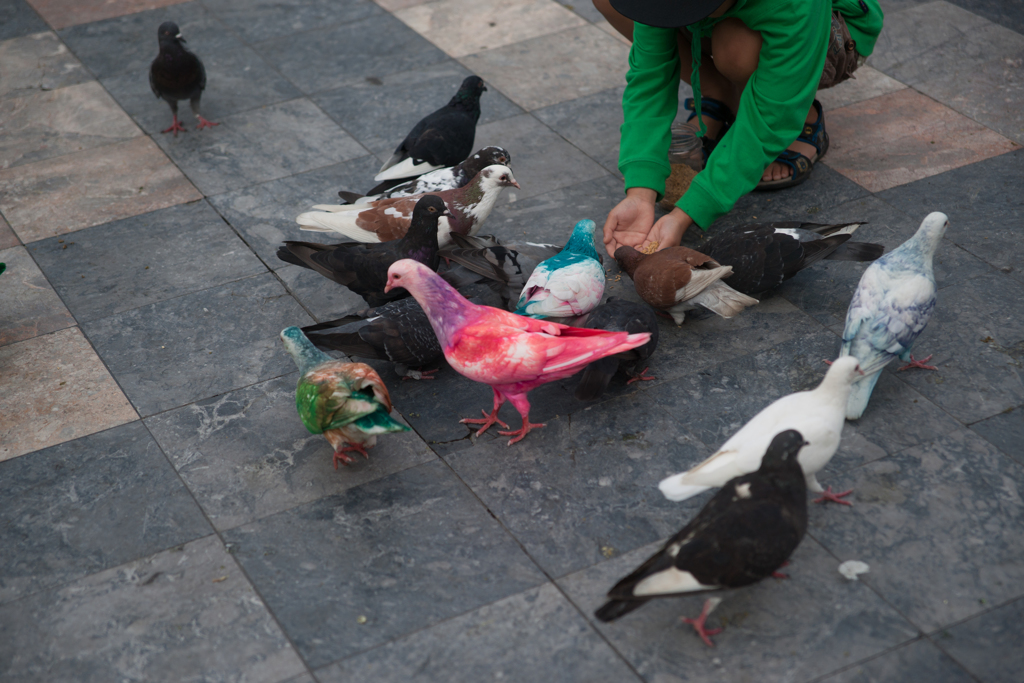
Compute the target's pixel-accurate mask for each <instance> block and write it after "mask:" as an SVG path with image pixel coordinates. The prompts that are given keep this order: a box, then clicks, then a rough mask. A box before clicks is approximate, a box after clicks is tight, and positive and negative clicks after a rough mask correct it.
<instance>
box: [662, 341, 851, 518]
mask: <svg viewBox="0 0 1024 683" xmlns="http://www.w3.org/2000/svg"><path fill="white" fill-rule="evenodd" d="M863 374H864V373H862V372H861V370H860V366H858V364H857V359H856V358H850V357H846V358H839V359H837V360H836V361H835V362H834V363H833V364H832V367H830V368H829V369H828V372H827V373H826V374H825V379H823V380H821V384H819V385H818V386H817V387H815V388H814V389H812V390H810V391H798V392H796V393H795V394H790V395H789V396H783V397H782V398H780V399H779V400H777V401H775V402H774V403H772V404H771V405H770V406H768V407H767V408H765V409H764V410H762V411H761V412H760V413H758V414H757V415H755V416H754V417H753V419H751V420H750V422H748V423H747V424H745V425H743V427H742V428H741V429H740V430H739V431H738V432H736V433H735V434H733V435H732V438H730V439H729V440H728V441H726V442H725V443H724V444H722V446H721V447H720V448H719V449H718V451H717V452H716V453H715V454H714V455H712V456H711V457H710V458H708V459H707V460H705V461H704V462H702V463H701V464H699V465H697V466H696V467H694V468H693V469H690V470H687V471H686V472H682V473H680V474H673V475H672V476H671V477H667V478H665V479H662V480H661V483H660V484H658V488H660V489H661V492H662V493H663V494H664V495H665V497H666V498H668V499H669V500H676V501H679V500H686V499H687V498H691V497H693V496H695V495H697V494H698V493H701V492H703V491H707V490H708V489H710V488H713V487H718V486H722V485H723V484H725V482H727V481H729V480H730V479H732V478H733V477H738V476H740V475H742V474H747V473H748V472H754V471H756V470H757V469H758V468H759V467H760V466H761V458H762V457H763V456H764V454H765V451H767V450H768V445H769V444H770V443H771V441H772V439H774V438H775V435H776V434H778V433H779V432H783V431H785V430H787V429H795V430H797V431H798V432H800V433H801V434H803V436H804V440H805V441H806V442H807V445H806V446H804V447H803V449H802V450H801V451H800V455H799V457H798V458H797V460H798V461H799V462H800V467H801V468H802V469H803V471H804V476H805V477H806V478H807V488H808V489H809V490H811V491H814V492H815V493H822V497H821V498H819V499H818V500H819V501H821V500H830V501H833V502H837V503H844V504H847V505H849V503H846V501H844V500H840V498H841V497H842V496H845V495H848V494H849V493H850V492H849V491H845V492H843V493H832V487H831V486H830V487H829V488H828V490H827V491H826V490H824V489H822V487H821V484H819V483H818V479H817V477H815V474H817V472H818V471H820V470H821V469H822V468H823V467H825V465H827V464H828V461H829V460H831V459H832V456H833V455H834V454H835V452H836V449H837V448H839V439H840V435H841V434H842V432H843V422H844V420H843V416H844V415H845V412H846V398H847V396H848V395H849V393H850V385H851V384H853V382H854V381H855V380H856V379H857V378H858V377H861V376H862V375H863Z"/></svg>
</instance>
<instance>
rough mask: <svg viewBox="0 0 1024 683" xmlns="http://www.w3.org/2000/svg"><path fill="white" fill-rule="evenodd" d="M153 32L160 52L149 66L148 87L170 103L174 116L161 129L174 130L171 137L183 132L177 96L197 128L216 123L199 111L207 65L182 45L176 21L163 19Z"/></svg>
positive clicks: (166, 131)
mask: <svg viewBox="0 0 1024 683" xmlns="http://www.w3.org/2000/svg"><path fill="white" fill-rule="evenodd" d="M156 36H157V39H158V40H159V41H160V54H158V55H157V56H156V59H154V60H153V63H152V64H151V65H150V67H149V87H150V88H152V90H153V94H154V95H156V96H157V97H158V98H160V99H162V100H163V101H164V102H166V103H167V104H168V105H170V107H171V114H172V115H173V116H174V123H172V124H171V127H170V128H166V129H164V130H162V131H160V132H161V133H170V132H171V131H173V132H174V137H178V132H179V131H181V132H182V133H184V132H185V127H184V126H183V125H181V122H180V121H178V100H188V101H189V105H190V106H191V107H192V113H193V114H195V116H196V119H197V120H198V121H199V124H198V125H197V126H196V130H202V129H203V128H212V127H213V126H219V125H220V124H219V123H214V122H213V121H207V120H206V119H204V118H203V117H202V115H201V114H200V113H199V98H200V97H202V96H203V89H204V88H206V69H205V68H204V67H203V63H202V61H200V59H199V57H196V56H195V55H194V54H193V53H191V52H189V51H188V50H186V49H185V47H184V46H183V45H182V43H184V42H185V39H184V38H182V37H181V31H179V30H178V25H177V24H175V23H174V22H173V21H165V22H164V23H162V24H160V28H158V29H157V33H156Z"/></svg>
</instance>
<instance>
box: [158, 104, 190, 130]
mask: <svg viewBox="0 0 1024 683" xmlns="http://www.w3.org/2000/svg"><path fill="white" fill-rule="evenodd" d="M165 101H166V102H167V104H169V105H170V106H171V116H173V117H174V123H172V124H171V127H170V128H164V129H163V130H162V131H160V132H161V133H170V132H173V133H174V137H178V133H179V132H182V133H184V132H186V131H185V126H183V125H181V122H180V121H178V103H177V101H173V102H172V101H170V100H165Z"/></svg>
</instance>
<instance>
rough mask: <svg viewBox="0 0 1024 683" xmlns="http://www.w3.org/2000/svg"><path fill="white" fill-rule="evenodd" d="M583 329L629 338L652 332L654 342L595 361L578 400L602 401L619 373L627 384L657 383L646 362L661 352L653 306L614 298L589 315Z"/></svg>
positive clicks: (578, 390)
mask: <svg viewBox="0 0 1024 683" xmlns="http://www.w3.org/2000/svg"><path fill="white" fill-rule="evenodd" d="M584 327H587V328H590V329H593V330H608V331H609V332H629V333H630V334H637V333H639V332H650V333H651V339H650V341H648V342H647V343H646V344H644V345H643V346H638V347H636V348H635V349H631V350H629V351H624V352H623V353H620V354H617V355H614V356H608V357H606V358H602V359H601V360H596V361H594V362H593V363H591V364H590V365H588V366H587V367H586V369H585V370H584V371H583V375H582V376H581V377H580V383H579V384H578V385H577V386H576V398H577V399H579V400H580V401H593V400H595V399H598V398H600V397H601V394H603V393H604V392H605V389H607V388H608V384H609V383H610V382H611V381H612V377H614V376H615V373H616V372H618V371H620V370H621V371H622V372H624V373H625V374H626V375H628V376H629V378H630V379H629V380H628V381H627V382H626V384H632V383H633V382H638V381H648V380H652V379H656V378H655V377H652V376H650V375H648V374H647V359H648V358H650V357H651V355H653V354H654V350H655V349H657V348H658V316H657V315H656V314H655V313H654V309H652V308H651V307H650V306H646V305H644V304H639V303H637V302H635V301H627V300H626V299H618V298H616V297H613V296H611V297H608V300H607V301H606V302H604V303H603V304H601V305H600V306H598V307H597V308H595V309H594V310H593V311H591V312H590V315H588V316H587V322H586V324H585V325H584ZM641 366H642V367H643V370H640V371H639V372H638V371H637V368H639V367H641Z"/></svg>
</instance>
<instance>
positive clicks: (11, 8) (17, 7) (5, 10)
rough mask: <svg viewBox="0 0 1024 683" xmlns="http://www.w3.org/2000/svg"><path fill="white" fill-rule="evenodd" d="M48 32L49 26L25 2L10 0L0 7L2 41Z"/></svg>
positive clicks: (23, 0) (0, 38) (0, 35)
mask: <svg viewBox="0 0 1024 683" xmlns="http://www.w3.org/2000/svg"><path fill="white" fill-rule="evenodd" d="M46 30H49V26H47V25H46V22H45V21H43V20H42V19H40V18H39V15H38V14H36V12H35V10H34V9H32V7H31V6H29V4H28V3H27V2H25V0H8V1H7V2H5V3H4V4H3V5H0V40H9V39H11V38H20V37H21V36H27V35H29V34H30V33H39V32H40V31H46Z"/></svg>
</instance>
